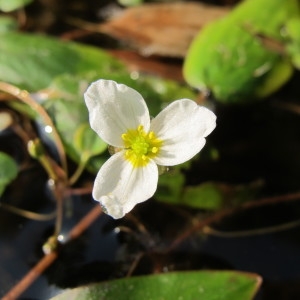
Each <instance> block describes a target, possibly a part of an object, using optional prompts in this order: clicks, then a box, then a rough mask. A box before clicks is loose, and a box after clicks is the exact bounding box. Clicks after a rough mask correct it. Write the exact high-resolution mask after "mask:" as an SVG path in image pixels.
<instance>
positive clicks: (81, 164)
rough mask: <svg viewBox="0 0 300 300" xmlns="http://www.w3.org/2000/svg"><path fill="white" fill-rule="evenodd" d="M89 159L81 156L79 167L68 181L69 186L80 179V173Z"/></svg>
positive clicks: (87, 156)
mask: <svg viewBox="0 0 300 300" xmlns="http://www.w3.org/2000/svg"><path fill="white" fill-rule="evenodd" d="M89 159H90V156H89V155H85V154H84V153H83V154H82V156H81V160H80V163H79V165H78V166H77V169H76V170H75V172H74V174H73V175H72V176H71V177H70V179H69V185H73V184H74V183H75V182H76V181H77V180H78V179H79V177H80V175H81V174H82V172H83V171H84V169H85V167H86V164H87V163H88V161H89Z"/></svg>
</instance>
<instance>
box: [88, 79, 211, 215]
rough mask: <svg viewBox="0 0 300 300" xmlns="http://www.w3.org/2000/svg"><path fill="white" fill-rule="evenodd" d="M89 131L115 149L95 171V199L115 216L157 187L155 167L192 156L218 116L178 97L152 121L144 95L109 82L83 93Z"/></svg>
mask: <svg viewBox="0 0 300 300" xmlns="http://www.w3.org/2000/svg"><path fill="white" fill-rule="evenodd" d="M84 98H85V102H86V105H87V107H88V110H89V119H90V125H91V127H92V129H94V130H95V131H96V133H97V134H98V135H99V136H100V137H101V138H102V139H103V140H104V141H105V142H106V143H107V144H109V145H111V146H113V147H115V148H116V149H118V150H119V151H118V152H117V153H115V154H113V155H112V156H111V157H110V158H109V159H108V160H107V161H106V162H105V163H104V164H103V166H102V167H101V169H100V171H99V172H98V174H97V176H96V179H95V182H94V188H93V198H94V199H95V200H97V201H99V202H100V203H101V205H102V206H103V207H104V209H105V211H106V213H107V214H109V215H111V216H112V217H113V218H115V219H118V218H121V217H123V216H124V215H125V214H126V213H128V212H129V211H130V210H132V208H133V207H134V206H135V205H136V204H137V203H140V202H143V201H145V200H147V199H149V198H150V197H152V196H153V194H154V193H155V191H156V188H157V182H158V165H159V166H174V165H177V164H181V163H183V162H185V161H187V160H189V159H190V158H192V157H193V156H194V155H196V154H197V153H198V152H199V151H200V150H201V149H202V148H203V146H204V144H205V137H206V136H207V135H208V134H210V133H211V132H212V131H213V129H214V128H215V126H216V116H215V114H214V113H213V112H211V111H210V110H208V109H207V108H205V107H201V106H199V105H197V104H196V103H195V102H194V101H192V100H189V99H181V100H176V101H174V102H172V103H171V104H169V105H168V106H167V107H166V108H165V109H164V110H162V111H161V112H160V113H159V114H158V115H157V116H156V117H155V118H154V119H152V120H150V116H149V111H148V108H147V105H146V103H145V101H144V99H143V97H142V96H141V95H140V94H139V93H138V92H137V91H135V90H134V89H132V88H130V87H128V86H126V85H123V84H118V83H116V82H114V81H111V80H102V79H100V80H98V81H96V82H94V83H92V84H91V85H90V86H89V88H88V89H87V91H86V92H85V94H84Z"/></svg>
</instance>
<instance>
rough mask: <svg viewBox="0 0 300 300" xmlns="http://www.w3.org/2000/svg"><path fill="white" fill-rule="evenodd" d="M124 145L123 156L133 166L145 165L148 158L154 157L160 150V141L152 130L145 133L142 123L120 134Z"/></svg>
mask: <svg viewBox="0 0 300 300" xmlns="http://www.w3.org/2000/svg"><path fill="white" fill-rule="evenodd" d="M122 139H123V141H124V145H125V149H126V151H125V158H126V159H128V160H129V161H130V162H131V163H132V165H133V166H134V167H143V166H145V165H147V163H148V162H149V159H150V158H153V157H155V156H156V155H157V154H158V153H159V150H160V147H161V145H162V141H161V140H159V139H158V138H157V137H156V135H155V133H154V132H153V131H150V132H149V133H146V132H145V131H144V128H143V126H142V125H140V126H139V127H138V128H137V129H129V130H127V132H126V133H123V134H122Z"/></svg>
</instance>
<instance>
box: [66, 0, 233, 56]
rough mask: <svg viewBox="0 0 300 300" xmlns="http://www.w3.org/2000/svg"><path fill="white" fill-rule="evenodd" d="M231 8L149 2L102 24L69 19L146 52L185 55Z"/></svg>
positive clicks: (143, 52)
mask: <svg viewBox="0 0 300 300" xmlns="http://www.w3.org/2000/svg"><path fill="white" fill-rule="evenodd" d="M228 12H229V8H226V7H219V6H214V5H207V4H203V3H196V2H171V3H149V4H143V5H140V6H136V7H131V8H127V9H124V10H123V11H121V12H120V13H118V14H117V15H116V16H114V17H112V18H111V19H110V20H109V21H107V22H106V23H102V24H99V25H98V24H91V23H87V22H84V21H79V20H74V19H72V20H70V19H69V22H71V23H73V24H74V25H76V26H79V27H81V28H84V29H88V30H92V31H98V32H101V33H105V34H108V35H110V36H112V37H114V38H116V39H119V40H121V41H122V42H124V43H126V44H128V45H129V46H131V47H133V48H135V49H137V50H138V51H139V52H140V54H142V55H145V56H149V55H161V56H170V57H183V56H185V54H186V51H187V49H188V46H189V45H190V43H191V41H192V39H193V38H194V36H195V35H196V34H197V33H198V32H199V30H200V29H201V28H202V27H203V26H204V25H206V24H207V23H209V22H211V21H213V20H216V19H218V18H221V17H223V16H225V15H226V14H227V13H228Z"/></svg>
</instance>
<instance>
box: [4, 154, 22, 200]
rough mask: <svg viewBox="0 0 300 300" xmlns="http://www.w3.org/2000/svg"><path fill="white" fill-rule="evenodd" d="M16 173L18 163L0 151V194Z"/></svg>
mask: <svg viewBox="0 0 300 300" xmlns="http://www.w3.org/2000/svg"><path fill="white" fill-rule="evenodd" d="M17 175H18V165H17V164H16V163H15V161H14V160H13V159H12V158H11V157H10V156H9V155H7V154H6V153H4V152H0V196H1V195H2V194H3V192H4V190H5V188H6V186H7V185H8V184H9V183H10V182H11V181H12V180H14V179H15V178H16V177H17Z"/></svg>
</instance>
